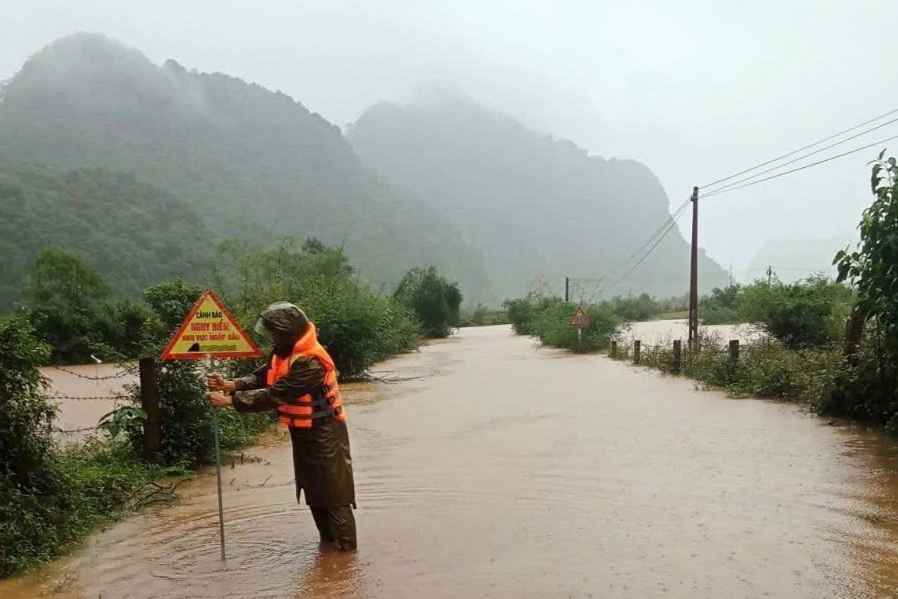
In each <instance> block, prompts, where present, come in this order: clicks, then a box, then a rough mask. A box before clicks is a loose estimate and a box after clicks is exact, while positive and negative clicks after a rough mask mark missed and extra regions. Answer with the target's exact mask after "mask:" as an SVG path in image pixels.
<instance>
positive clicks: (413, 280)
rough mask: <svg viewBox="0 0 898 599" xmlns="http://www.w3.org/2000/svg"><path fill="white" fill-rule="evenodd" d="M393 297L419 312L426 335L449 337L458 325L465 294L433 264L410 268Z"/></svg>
mask: <svg viewBox="0 0 898 599" xmlns="http://www.w3.org/2000/svg"><path fill="white" fill-rule="evenodd" d="M393 297H394V299H396V301H398V302H399V303H400V304H402V305H404V306H407V307H409V308H411V309H412V310H413V311H414V312H415V314H417V316H418V319H419V320H420V321H421V331H422V333H423V335H424V336H425V337H429V338H442V337H448V336H449V334H450V333H451V332H452V329H453V328H454V327H457V326H458V325H459V322H460V317H459V307H460V306H461V300H462V295H461V292H460V291H459V290H458V285H456V284H455V283H450V282H449V281H447V280H446V279H444V278H443V277H441V276H440V275H439V273H437V270H436V269H435V268H434V267H432V266H431V267H430V268H427V269H421V268H413V269H412V270H410V271H408V273H406V275H405V276H404V277H403V278H402V280H401V281H400V282H399V285H398V286H397V287H396V291H395V292H394V293H393Z"/></svg>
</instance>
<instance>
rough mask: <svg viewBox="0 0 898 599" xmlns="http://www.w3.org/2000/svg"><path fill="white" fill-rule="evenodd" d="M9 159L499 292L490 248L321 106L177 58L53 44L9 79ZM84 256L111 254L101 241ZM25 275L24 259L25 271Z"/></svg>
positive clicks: (389, 267) (51, 230)
mask: <svg viewBox="0 0 898 599" xmlns="http://www.w3.org/2000/svg"><path fill="white" fill-rule="evenodd" d="M0 156H3V158H4V160H6V161H9V162H15V163H37V164H46V165H52V166H55V167H59V168H63V169H83V168H95V167H102V168H105V169H110V170H115V171H121V172H125V173H132V174H134V175H135V176H137V177H139V178H141V179H143V180H144V181H146V182H148V183H152V184H155V185H157V186H159V187H161V188H164V189H165V190H167V191H168V192H170V193H171V194H173V195H174V196H176V197H177V198H179V199H180V200H181V201H182V203H183V204H184V206H185V209H186V208H189V209H190V210H192V211H193V213H194V214H195V215H197V216H198V217H199V219H200V222H201V223H202V225H204V228H200V229H197V231H200V232H202V235H203V236H204V241H206V242H208V241H209V237H210V236H211V237H212V238H214V239H213V243H212V245H214V241H215V240H217V239H222V238H228V237H240V238H243V239H247V240H249V241H255V242H263V241H270V239H271V238H272V237H275V236H280V235H284V234H286V235H293V236H298V237H315V238H318V239H320V240H321V241H322V242H324V243H326V244H328V245H334V246H338V247H343V248H344V249H345V251H346V253H347V255H348V256H349V257H350V258H351V259H352V260H353V263H354V264H355V265H356V266H357V267H358V269H359V270H360V272H361V276H362V277H363V278H366V279H368V280H371V281H373V282H375V283H378V284H386V285H387V286H389V287H392V286H394V285H395V284H396V283H398V281H399V280H400V279H401V277H402V276H403V274H404V273H405V272H406V271H407V270H408V269H409V268H410V267H412V266H430V265H434V266H436V267H437V268H439V269H440V271H441V272H445V273H447V275H449V276H450V277H452V278H453V279H455V280H458V281H459V284H460V285H461V286H462V287H463V288H465V289H471V290H472V296H473V297H474V298H475V299H476V298H477V296H478V294H480V293H481V291H482V290H486V288H487V283H486V275H485V272H484V270H483V267H482V261H481V258H480V256H479V255H478V253H477V252H476V251H475V250H473V249H472V248H471V247H470V246H468V245H466V244H465V243H464V242H463V241H462V240H461V239H462V238H461V235H460V234H459V232H458V231H457V230H456V229H454V227H453V226H452V225H451V224H449V223H448V222H447V221H446V219H444V218H442V217H441V216H440V215H439V214H438V213H437V212H436V211H435V210H433V209H432V208H431V207H430V206H428V205H427V204H425V203H422V202H419V201H415V200H414V199H409V198H404V197H401V196H400V195H399V194H396V193H393V191H392V190H391V189H389V188H388V187H387V186H385V185H383V184H382V183H381V182H379V181H377V180H376V179H375V178H374V177H373V176H371V175H370V173H369V172H368V171H367V170H366V169H365V168H364V166H363V165H362V163H361V161H360V160H359V159H358V157H357V156H356V155H355V153H354V152H353V150H352V148H351V147H350V146H349V144H348V143H347V142H346V140H345V139H344V138H343V136H342V134H341V132H340V129H339V128H338V127H336V126H335V125H333V124H331V123H329V122H327V121H326V120H325V119H323V118H322V117H321V116H320V115H318V114H313V113H311V112H310V111H309V110H307V109H306V108H305V107H304V106H302V104H300V103H298V102H296V101H294V100H293V99H291V98H290V97H288V96H286V95H285V94H283V93H280V92H274V91H269V90H267V89H264V88H262V87H260V86H258V85H253V84H250V83H246V82H244V81H242V80H240V79H236V78H233V77H229V76H226V75H222V74H219V73H214V74H209V73H198V72H196V71H188V70H187V69H186V68H184V67H182V66H181V65H179V64H178V63H177V62H175V61H173V60H169V61H167V62H165V64H164V65H162V66H159V65H156V64H153V63H152V62H151V61H150V60H149V59H147V58H146V57H145V56H144V55H143V54H141V53H140V52H139V51H137V50H133V49H130V48H127V47H125V46H123V45H122V44H120V43H118V42H115V41H112V40H109V39H107V38H105V37H102V36H99V35H94V34H78V35H73V36H70V37H66V38H63V39H60V40H58V41H57V42H54V43H53V44H50V45H49V46H47V47H46V48H44V49H43V50H41V51H40V52H38V53H37V54H35V55H34V56H32V57H31V58H30V59H29V60H28V61H26V63H25V64H24V65H23V67H22V69H21V70H20V71H19V72H18V73H17V74H16V75H15V76H14V77H13V78H12V79H11V80H9V81H7V82H6V83H4V84H3V86H2V88H0ZM103 193H104V194H105V195H107V196H111V195H113V192H112V191H110V190H106V191H104V192H103ZM2 208H3V210H4V211H6V210H7V209H8V207H7V205H6V202H4V204H3V206H2ZM106 208H107V209H108V206H107V207H106ZM88 209H89V210H93V209H94V208H93V207H90V208H88ZM109 218H110V219H112V220H113V221H114V220H115V219H116V216H115V215H114V214H113V215H110V217H109ZM111 224H112V223H110V225H111ZM28 226H29V227H30V228H31V229H32V232H33V235H34V236H35V237H36V238H43V239H51V238H52V239H53V241H54V242H55V243H56V244H58V245H62V246H69V245H72V244H76V245H77V244H78V243H80V242H78V240H77V239H76V238H75V237H73V236H71V235H69V234H68V233H67V232H66V231H65V230H62V229H59V228H58V227H56V226H55V225H52V212H51V213H49V214H47V215H45V216H44V217H41V218H38V217H35V218H34V219H33V220H32V221H30V222H29V224H28ZM169 226H171V227H175V228H177V227H181V226H183V225H181V224H178V223H176V222H175V220H174V215H173V217H172V218H171V219H168V220H165V221H164V222H162V223H156V222H154V221H150V222H148V223H146V228H147V230H149V231H152V232H153V233H155V234H156V235H159V236H163V237H164V236H167V235H168V233H167V232H166V228H167V227H169ZM151 227H158V228H151ZM113 230H114V227H112V228H110V229H108V231H110V232H111V231H113ZM113 238H121V237H119V236H115V235H112V234H111V233H110V234H109V239H110V240H111V239H113ZM114 243H115V242H112V241H110V244H113V245H112V246H111V247H114ZM29 245H30V244H29ZM11 249H12V252H13V253H12V259H13V260H14V261H15V263H16V264H17V265H18V264H21V263H23V262H27V260H28V259H29V254H27V252H25V251H22V252H19V251H17V250H15V246H11ZM116 251H118V252H120V253H122V254H127V253H128V252H129V249H128V246H121V247H118V248H117V249H116ZM7 255H9V254H5V256H7ZM85 257H86V258H87V259H88V260H89V261H90V262H93V263H98V262H99V255H96V254H94V253H93V250H90V249H85ZM183 259H187V258H186V256H185V255H183V254H177V253H172V254H171V258H170V260H173V261H178V260H183ZM179 268H181V270H184V269H186V268H187V265H186V264H182V265H180V267H179ZM101 269H102V270H103V271H104V273H105V272H108V271H106V270H105V268H103V267H101ZM21 272H22V271H21V269H20V268H19V267H18V266H17V267H16V270H15V273H14V274H15V278H20V275H19V273H21ZM7 301H8V300H7Z"/></svg>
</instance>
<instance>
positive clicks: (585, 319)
mask: <svg viewBox="0 0 898 599" xmlns="http://www.w3.org/2000/svg"><path fill="white" fill-rule="evenodd" d="M571 326H575V327H580V328H583V329H585V328H586V327H588V326H589V316H587V315H586V312H584V311H583V307H582V306H577V311H576V312H574V317H573V318H572V319H571Z"/></svg>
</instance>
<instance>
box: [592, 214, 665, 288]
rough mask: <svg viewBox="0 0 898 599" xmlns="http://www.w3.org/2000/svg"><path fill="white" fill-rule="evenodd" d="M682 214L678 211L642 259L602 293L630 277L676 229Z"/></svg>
mask: <svg viewBox="0 0 898 599" xmlns="http://www.w3.org/2000/svg"><path fill="white" fill-rule="evenodd" d="M682 213H683V210H682V209H681V210H680V211H679V214H677V217H676V218H675V219H672V220H671V222H670V224H669V225H668V226H667V229H666V230H665V231H664V233H663V234H662V235H661V237H659V238H658V240H657V241H655V243H654V244H652V247H650V248H649V249H648V251H647V252H646V253H645V254H643V255H642V257H641V258H640V259H639V260H638V261H637V262H636V264H634V265H633V266H632V267H630V269H629V270H627V272H625V273H624V274H623V275H621V276H620V277H618V278H617V280H615V281H614V282H613V283H611V284H610V285H608V286H607V287H605V288H603V289H602V291H608V290H610V289H613V288H614V287H615V285H617V284H618V283H620V282H621V281H623V280H624V279H626V278H627V277H628V276H630V274H631V273H632V272H633V271H635V270H636V269H637V268H639V265H640V264H642V263H643V262H644V261H645V259H646V258H648V257H649V256H650V255H651V253H652V252H653V251H655V248H656V247H658V244H660V243H661V242H662V241H663V240H664V238H665V237H667V235H668V233H670V232H671V231H672V230H673V229H675V228H676V224H677V220H678V219H679V218H680V216H682Z"/></svg>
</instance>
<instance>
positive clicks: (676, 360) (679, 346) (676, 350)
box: [673, 339, 683, 374]
mask: <svg viewBox="0 0 898 599" xmlns="http://www.w3.org/2000/svg"><path fill="white" fill-rule="evenodd" d="M682 368H683V342H682V341H680V340H679V339H676V340H675V341H674V342H673V371H674V374H680V371H681V370H682Z"/></svg>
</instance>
